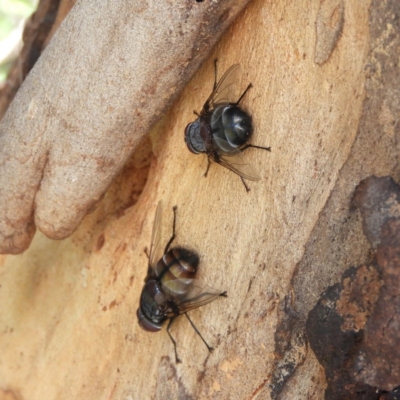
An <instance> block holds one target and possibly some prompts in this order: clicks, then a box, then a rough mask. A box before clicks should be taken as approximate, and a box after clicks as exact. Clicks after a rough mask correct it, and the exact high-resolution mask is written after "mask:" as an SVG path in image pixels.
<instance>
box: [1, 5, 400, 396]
mask: <svg viewBox="0 0 400 400" xmlns="http://www.w3.org/2000/svg"><path fill="white" fill-rule="evenodd" d="M399 12H400V8H399V5H398V4H397V3H396V1H395V0H386V1H372V3H371V4H370V2H367V1H366V2H343V1H340V0H335V1H333V0H332V1H330V0H329V1H328V0H326V1H323V2H320V1H305V0H300V1H297V2H265V1H262V0H254V1H252V2H251V3H250V4H249V5H248V7H247V8H246V9H245V11H244V12H243V13H242V14H241V15H240V17H239V18H238V19H237V20H236V21H235V22H234V24H233V25H232V26H231V27H230V28H229V29H228V30H227V31H226V33H225V34H224V36H223V37H222V40H221V41H220V42H219V43H218V45H217V46H216V47H215V49H214V50H213V51H212V53H211V54H210V56H209V58H208V60H207V61H206V62H205V63H204V65H203V66H202V67H201V68H200V69H199V71H198V72H197V73H196V75H195V76H194V78H193V79H192V80H191V81H190V82H189V84H188V85H187V86H186V87H185V89H184V90H183V92H182V93H181V95H180V96H179V98H178V99H177V101H176V102H175V103H174V104H173V106H172V108H171V109H169V111H168V112H166V113H165V115H164V116H163V118H162V120H161V122H159V123H158V124H157V125H156V126H155V128H154V129H153V130H152V131H151V132H150V134H148V135H147V136H143V137H142V138H141V139H140V140H139V139H138V142H139V143H140V144H139V145H138V147H137V148H136V150H135V151H134V153H133V154H132V156H131V157H130V159H129V160H128V162H127V163H126V164H125V166H124V168H123V169H122V171H121V172H120V174H119V175H118V176H117V177H116V178H115V179H114V180H113V182H112V184H111V186H110V188H109V189H108V191H107V192H106V194H105V196H104V197H103V198H102V199H101V201H99V203H98V206H97V208H96V210H95V211H94V212H93V213H91V214H89V215H87V216H86V217H85V218H84V219H83V222H82V224H81V225H80V226H79V228H78V229H77V230H76V231H75V232H74V233H73V234H72V235H71V236H70V237H68V238H67V239H64V240H62V241H53V240H51V239H49V238H47V237H45V236H44V235H43V234H42V233H40V232H37V233H36V235H35V236H34V238H33V241H32V244H31V246H30V247H29V249H28V250H27V251H25V253H24V254H22V255H18V256H11V255H7V256H0V262H1V269H0V285H1V286H0V304H2V305H3V306H2V311H1V314H0V348H1V354H2V356H1V358H0V399H3V398H4V399H9V398H13V399H14V398H15V399H25V398H26V399H44V398H45V399H71V398H73V399H81V398H84V399H96V400H97V399H148V398H156V399H175V398H185V399H186V398H188V399H209V398H215V399H255V398H259V399H261V398H262V399H269V398H271V399H321V398H324V396H326V393H325V388H326V387H327V385H328V384H329V382H328V381H329V379H330V378H329V375H328V374H326V370H325V366H324V365H322V364H320V363H319V362H318V359H317V357H316V355H315V354H314V352H313V351H312V350H311V348H310V346H309V342H308V337H307V331H306V320H307V317H308V314H309V312H310V310H312V309H313V307H314V306H315V305H316V304H317V302H318V299H319V298H320V296H321V293H322V292H323V291H324V290H325V289H327V288H328V287H329V286H330V285H334V284H335V283H336V282H339V281H340V277H341V275H342V273H343V272H344V271H345V270H347V269H348V268H349V267H351V266H354V265H361V264H362V263H365V262H368V260H369V259H370V257H371V253H370V250H371V245H370V244H369V242H368V240H367V239H366V237H365V235H364V233H363V229H362V218H361V216H360V214H359V212H358V211H355V210H354V209H352V208H351V199H352V197H353V193H354V189H355V187H356V186H357V184H358V183H359V182H360V180H361V179H363V178H366V177H367V176H369V175H372V174H375V175H377V176H381V175H391V176H392V177H393V179H394V180H395V181H397V182H400V174H399V170H398V168H397V166H398V153H399V143H400V141H399V136H400V132H399V124H398V117H397V116H398V115H399V111H400V110H399V104H400V102H399V93H398V90H397V88H398V87H399V84H400V74H399V71H398V67H397V64H396V62H397V58H398V54H399V52H400V41H399V35H398V31H399V20H398V19H396V18H395V16H396V15H398V13H399ZM215 58H218V59H219V71H220V73H222V72H224V71H225V70H226V69H227V68H228V67H229V66H230V65H232V64H234V63H240V64H241V67H242V70H243V74H242V76H241V78H240V80H239V81H238V82H237V85H238V86H239V88H241V89H245V87H246V86H247V84H248V83H249V82H252V84H253V88H252V89H251V90H250V91H249V92H248V94H246V97H245V98H244V100H243V106H244V108H246V109H247V110H248V111H249V112H250V113H251V114H252V116H253V122H254V126H255V132H254V136H253V138H252V140H251V142H252V143H253V144H256V145H260V146H271V150H272V151H271V152H270V153H267V152H264V151H261V150H257V149H249V150H247V151H246V157H247V159H248V160H249V161H250V162H251V163H252V165H253V166H254V168H255V169H256V170H257V171H258V172H259V174H260V175H261V180H260V181H259V182H249V187H250V189H251V191H250V193H246V191H245V189H244V187H243V185H242V182H241V181H240V179H239V178H238V176H236V175H235V174H233V173H232V172H231V171H228V170H227V169H225V168H222V167H221V166H218V165H216V164H212V165H211V168H210V171H209V173H208V177H207V178H204V176H203V175H204V172H205V170H206V167H207V160H206V157H204V156H197V157H196V156H194V155H193V154H191V153H189V152H188V151H187V149H186V146H185V143H184V141H183V132H184V129H185V126H186V125H187V124H188V123H189V122H191V121H192V120H193V119H194V118H195V117H194V116H193V110H197V111H200V109H201V107H202V105H203V103H204V101H205V100H206V99H207V97H208V95H209V94H210V91H211V89H212V84H213V79H214V71H213V60H214V59H215ZM192 68H194V66H193V67H192ZM188 74H189V73H188ZM127 85H128V84H127ZM169 98H170V97H169ZM159 110H161V108H160V109H159ZM63 115H64V114H63ZM129 126H131V125H129ZM146 126H148V124H146ZM61 160H62V158H61ZM78 183H79V184H82V185H83V187H86V184H84V183H83V182H80V181H78ZM84 191H85V190H84ZM159 200H162V201H163V204H164V215H163V232H164V234H163V237H164V242H165V243H166V241H167V240H168V238H169V235H170V232H171V229H172V216H173V214H172V207H173V206H174V205H177V206H178V209H177V221H176V233H177V237H176V239H175V242H174V243H175V244H176V245H181V246H188V247H190V248H194V249H196V250H197V251H198V252H199V254H200V257H201V263H200V267H199V272H198V278H199V279H201V280H203V281H205V282H207V283H208V284H209V285H210V286H212V287H214V288H220V289H221V290H226V291H227V292H228V298H226V299H224V298H220V299H218V300H216V301H214V302H213V303H211V304H208V305H206V306H204V307H202V308H199V309H197V310H194V311H192V312H191V313H190V316H191V319H192V320H193V321H194V323H195V324H196V326H197V328H198V329H199V330H200V332H201V333H202V335H203V336H204V337H205V338H206V340H207V341H208V342H209V343H210V344H211V345H212V346H213V347H214V351H213V352H212V353H208V351H207V349H206V347H205V346H204V345H203V343H202V342H201V340H200V338H199V337H198V336H197V335H196V333H195V332H194V331H193V329H192V327H191V326H190V324H189V323H188V321H187V320H186V319H185V318H184V317H183V318H180V319H177V321H176V323H174V325H173V327H172V334H173V336H174V337H175V339H176V341H177V346H178V352H179V356H180V358H181V359H182V361H183V362H182V363H181V364H175V361H174V352H173V347H172V344H171V342H170V340H169V338H168V335H167V333H166V332H165V329H164V330H162V331H161V332H159V333H148V332H144V331H143V330H141V329H140V327H139V326H138V324H137V318H136V309H137V307H138V304H139V297H140V293H141V290H142V287H143V279H144V277H145V276H146V272H147V262H148V260H147V257H146V254H145V253H144V249H145V248H146V247H147V248H148V247H149V245H150V240H151V231H152V224H153V220H154V214H155V210H156V206H157V204H158V202H159ZM61 207H63V209H64V210H63V212H65V213H68V211H69V210H68V207H67V208H65V207H66V206H65V204H64V203H62V205H61ZM308 326H310V325H308ZM317 340H318V339H317ZM399 384H400V382H399ZM375 393H378V392H377V391H375ZM381 394H382V392H379V393H378V394H376V396H381ZM7 396H8V397H7ZM354 398H356V397H354ZM360 398H361V397H360ZM376 398H377V399H378V398H379V397H376Z"/></svg>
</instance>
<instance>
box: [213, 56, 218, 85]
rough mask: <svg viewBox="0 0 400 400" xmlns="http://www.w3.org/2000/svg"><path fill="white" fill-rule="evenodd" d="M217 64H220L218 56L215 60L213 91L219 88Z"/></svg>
mask: <svg viewBox="0 0 400 400" xmlns="http://www.w3.org/2000/svg"><path fill="white" fill-rule="evenodd" d="M217 64H218V59H217V58H216V59H215V60H214V86H213V91H214V90H215V89H216V88H217Z"/></svg>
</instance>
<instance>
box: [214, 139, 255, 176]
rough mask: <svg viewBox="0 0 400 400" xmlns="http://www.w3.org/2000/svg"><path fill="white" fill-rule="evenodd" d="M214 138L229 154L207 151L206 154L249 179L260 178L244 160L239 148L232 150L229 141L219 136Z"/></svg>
mask: <svg viewBox="0 0 400 400" xmlns="http://www.w3.org/2000/svg"><path fill="white" fill-rule="evenodd" d="M214 140H215V141H216V142H218V147H219V148H220V149H224V148H225V147H226V149H227V150H229V154H228V153H223V152H219V153H209V154H208V156H209V157H210V158H211V159H212V160H213V161H215V162H216V163H217V164H220V165H222V166H223V167H225V168H228V169H230V170H231V171H232V172H234V173H235V174H237V175H239V176H241V177H242V178H244V179H248V180H249V181H258V180H260V179H261V178H260V176H259V175H258V173H257V172H256V171H255V170H254V168H253V166H252V165H251V164H249V163H248V162H247V161H246V159H245V157H244V155H243V153H242V152H241V151H240V150H239V149H236V150H234V151H232V150H230V146H229V143H228V142H226V141H225V140H223V139H219V138H214ZM220 142H221V143H220ZM223 142H225V143H223Z"/></svg>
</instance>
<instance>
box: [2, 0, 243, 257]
mask: <svg viewBox="0 0 400 400" xmlns="http://www.w3.org/2000/svg"><path fill="white" fill-rule="evenodd" d="M247 2H248V0H229V1H224V2H207V3H204V4H202V3H201V4H200V3H197V2H195V1H185V2H183V3H180V4H179V5H174V4H172V3H171V2H170V1H167V0H164V1H159V0H157V1H155V0H152V1H136V2H130V1H123V2H115V1H107V2H100V3H99V2H98V1H93V0H88V1H81V2H78V3H77V4H76V5H75V7H74V8H73V9H72V10H71V12H70V13H69V14H68V16H67V18H66V19H65V20H64V21H63V23H62V25H61V26H60V29H59V30H58V31H57V32H56V34H55V35H54V37H53V39H52V41H51V43H50V44H49V45H48V47H47V48H46V50H45V51H44V53H43V54H42V56H41V57H40V59H39V60H38V62H37V63H36V65H35V67H34V68H33V69H32V71H31V72H30V74H29V76H28V77H27V79H26V80H25V82H24V84H23V85H22V87H21V89H20V90H19V92H18V94H17V96H16V97H15V99H14V101H13V102H12V104H11V105H10V107H9V109H8V111H7V113H6V114H5V116H4V118H3V119H2V121H1V124H0V203H2V204H3V208H2V209H1V210H0V252H1V253H13V254H16V253H20V252H22V251H23V250H25V249H26V248H27V247H28V246H29V243H30V241H31V239H32V236H33V234H34V232H35V227H38V228H39V229H40V230H41V231H42V232H43V233H45V234H46V235H47V236H49V237H51V238H53V239H63V238H65V237H67V236H69V235H70V234H71V233H72V232H73V231H74V230H75V229H76V228H77V226H78V225H79V223H80V222H81V220H82V218H83V217H84V216H85V215H86V213H87V212H88V211H89V210H91V209H92V208H93V207H94V206H95V205H96V204H97V202H98V201H99V199H100V198H101V196H102V195H103V194H104V192H105V190H106V189H107V188H108V187H109V185H110V184H111V182H112V180H113V178H114V177H115V175H116V173H118V172H119V171H120V170H121V168H122V166H123V165H124V164H125V163H126V161H127V159H128V158H129V156H130V155H131V153H132V151H133V150H134V149H135V147H136V146H137V145H138V143H139V141H140V139H141V138H142V136H143V135H144V134H146V133H147V132H148V130H149V129H150V127H151V126H152V125H154V123H155V122H156V121H157V120H158V119H159V118H160V115H161V114H162V113H163V112H165V110H166V109H167V107H169V106H170V104H171V101H172V100H174V99H175V98H176V96H177V94H178V92H179V91H180V90H181V88H182V87H183V85H184V84H186V83H187V81H188V80H189V78H190V77H191V76H192V74H193V73H194V71H195V70H196V69H197V68H198V66H199V65H200V63H201V62H202V61H203V60H204V58H205V56H206V55H207V53H208V51H209V50H210V48H211V46H212V45H214V44H215V42H216V41H217V39H218V38H219V37H220V35H221V34H222V32H223V31H224V30H225V29H226V27H227V26H229V24H230V23H231V22H232V21H233V19H234V18H235V17H236V16H237V14H238V12H239V11H240V10H241V9H242V8H243V7H244V6H245V5H246V4H247Z"/></svg>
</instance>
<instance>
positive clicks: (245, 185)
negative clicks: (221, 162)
mask: <svg viewBox="0 0 400 400" xmlns="http://www.w3.org/2000/svg"><path fill="white" fill-rule="evenodd" d="M240 179H241V180H242V182H243V185H244V187H245V188H246V192H247V193H249V192H250V188H249V187H248V186H247V184H246V182H245V181H244V179H243V178H242V177H240Z"/></svg>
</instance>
